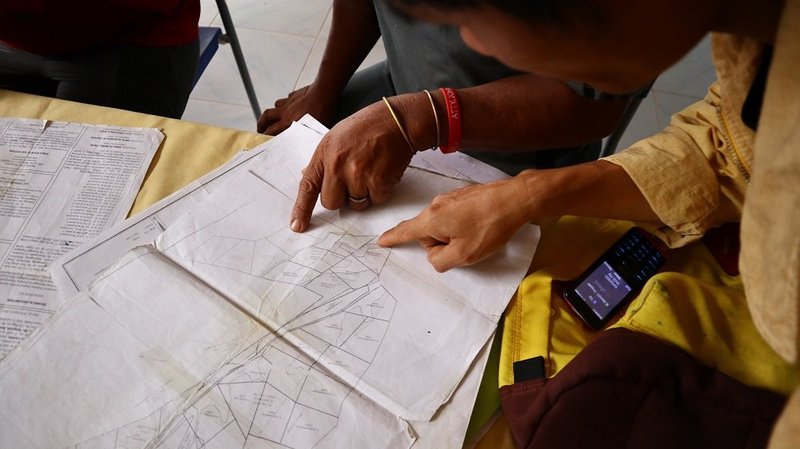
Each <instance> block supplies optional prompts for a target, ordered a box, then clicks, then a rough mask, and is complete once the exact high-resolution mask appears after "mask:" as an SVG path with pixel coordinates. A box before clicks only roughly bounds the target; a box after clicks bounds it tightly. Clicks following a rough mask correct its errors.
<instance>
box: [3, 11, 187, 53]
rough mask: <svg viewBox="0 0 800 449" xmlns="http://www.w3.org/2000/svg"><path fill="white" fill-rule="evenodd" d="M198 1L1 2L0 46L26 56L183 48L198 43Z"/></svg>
mask: <svg viewBox="0 0 800 449" xmlns="http://www.w3.org/2000/svg"><path fill="white" fill-rule="evenodd" d="M199 19H200V0H105V1H103V0H0V41H2V42H3V43H4V44H5V45H7V46H9V47H14V48H18V49H20V50H24V51H28V52H31V53H37V54H45V55H55V54H69V53H75V52H78V51H80V50H85V49H89V48H92V47H103V46H110V45H118V44H132V45H142V46H149V47H172V46H178V45H185V44H189V43H191V42H193V41H194V40H196V39H197V22H198V21H199Z"/></svg>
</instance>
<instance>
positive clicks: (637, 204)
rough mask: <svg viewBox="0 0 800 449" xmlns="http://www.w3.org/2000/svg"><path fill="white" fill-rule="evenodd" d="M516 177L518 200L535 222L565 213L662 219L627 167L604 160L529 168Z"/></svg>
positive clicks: (652, 219)
mask: <svg viewBox="0 0 800 449" xmlns="http://www.w3.org/2000/svg"><path fill="white" fill-rule="evenodd" d="M514 180H515V182H516V183H517V189H516V190H515V192H516V195H517V197H518V198H515V200H516V201H518V203H519V204H520V205H521V207H523V208H524V209H525V210H526V211H527V215H528V217H527V218H528V220H529V221H532V222H539V221H540V220H542V219H546V218H550V217H559V216H562V215H576V216H583V217H594V218H611V219H618V220H632V221H642V222H658V221H659V218H658V216H657V215H656V214H655V212H653V209H652V208H651V207H650V205H649V204H648V202H647V200H646V199H645V197H644V195H642V193H641V191H640V190H639V188H638V187H637V186H636V184H635V183H634V182H633V180H632V179H631V178H630V176H628V174H627V173H626V172H625V170H624V169H623V168H622V167H620V166H619V165H616V164H612V163H610V162H606V161H603V160H599V161H594V162H589V163H586V164H580V165H575V166H571V167H564V168H557V169H552V170H526V171H524V172H522V173H520V174H519V175H517V176H516V177H515V178H514Z"/></svg>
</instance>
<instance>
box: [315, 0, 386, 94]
mask: <svg viewBox="0 0 800 449" xmlns="http://www.w3.org/2000/svg"><path fill="white" fill-rule="evenodd" d="M332 14H333V20H332V22H331V31H330V33H329V35H328V43H327V44H326V46H325V51H324V53H323V56H322V62H321V63H320V66H319V69H318V71H317V76H316V78H315V79H314V82H313V84H312V88H313V89H314V92H315V94H316V95H320V96H331V97H338V96H339V94H340V93H341V92H342V90H343V89H344V87H345V85H347V82H348V81H349V80H350V77H352V76H353V73H355V71H356V69H358V66H359V65H361V63H362V62H363V61H364V58H366V56H367V54H368V53H369V52H370V50H371V49H372V47H374V46H375V43H376V42H377V41H378V38H380V35H381V32H380V27H379V26H378V19H377V17H376V16H375V10H374V7H373V4H372V0H335V1H334V2H333V9H332Z"/></svg>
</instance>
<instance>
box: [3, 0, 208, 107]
mask: <svg viewBox="0 0 800 449" xmlns="http://www.w3.org/2000/svg"><path fill="white" fill-rule="evenodd" d="M199 18H200V1H199V0H108V1H99V0H80V1H56V0H33V1H31V0H4V1H2V2H0V88H2V89H9V90H16V91H21V92H27V93H31V94H37V95H44V96H50V97H56V98H61V99H65V100H72V101H78V102H81V103H90V104H96V105H101V106H110V107H115V108H120V109H127V110H131V111H136V112H143V113H146V114H155V115H161V116H164V117H171V118H180V117H181V116H182V115H183V111H184V109H185V108H186V103H187V101H188V100H189V94H190V93H191V90H192V84H193V82H194V76H195V72H196V69H197V63H198V55H199V52H200V49H199V42H198V20H199Z"/></svg>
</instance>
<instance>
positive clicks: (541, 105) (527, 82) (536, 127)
mask: <svg viewBox="0 0 800 449" xmlns="http://www.w3.org/2000/svg"><path fill="white" fill-rule="evenodd" d="M431 94H432V98H433V101H434V104H435V105H436V109H437V115H438V118H439V135H440V138H439V142H438V143H437V145H439V144H441V145H444V144H446V143H447V133H448V121H447V117H446V107H445V102H444V98H443V97H442V94H441V93H440V92H439V91H434V92H431ZM457 94H458V98H459V102H460V104H461V110H462V140H461V142H462V144H461V148H463V149H468V150H469V149H477V150H481V151H491V150H496V151H530V150H536V149H548V148H562V147H573V146H578V145H583V144H586V143H590V142H594V141H597V140H600V139H602V138H603V137H605V136H607V135H608V134H610V133H611V132H612V131H613V130H614V128H615V127H616V126H617V124H618V123H619V119H620V117H621V115H622V113H623V110H624V108H625V105H626V101H625V100H593V99H589V98H585V97H582V96H580V95H578V94H577V93H575V92H574V91H573V90H572V89H571V88H570V87H569V86H568V85H566V84H564V83H563V82H561V81H557V80H552V79H547V78H542V77H539V76H536V75H519V76H515V77H511V78H504V79H501V80H497V81H494V82H491V83H487V84H483V85H480V86H476V87H470V88H466V89H459V90H458V91H457ZM394 101H395V102H396V103H397V104H398V106H397V107H398V113H399V114H400V115H401V116H402V117H403V118H404V119H405V122H406V123H407V126H408V128H409V137H410V138H411V141H412V142H414V146H415V147H416V149H417V150H423V149H427V148H431V147H433V146H437V145H433V143H434V141H436V123H435V122H434V118H433V112H432V111H431V105H430V101H429V100H428V98H427V96H426V95H425V94H424V93H413V94H405V95H400V96H398V97H396V99H395V100H394Z"/></svg>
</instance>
